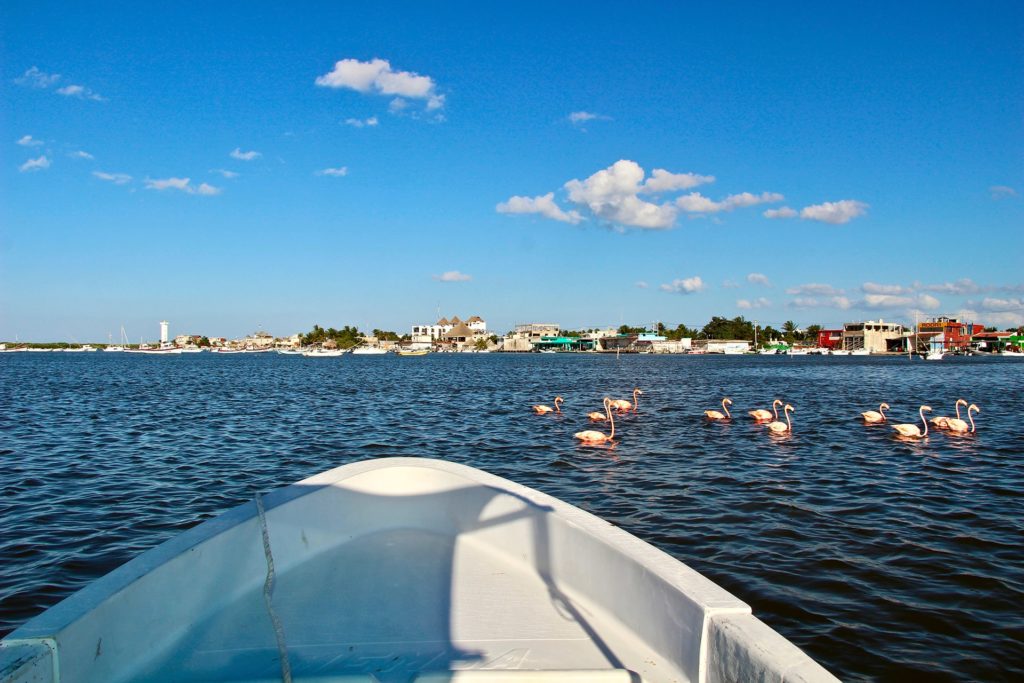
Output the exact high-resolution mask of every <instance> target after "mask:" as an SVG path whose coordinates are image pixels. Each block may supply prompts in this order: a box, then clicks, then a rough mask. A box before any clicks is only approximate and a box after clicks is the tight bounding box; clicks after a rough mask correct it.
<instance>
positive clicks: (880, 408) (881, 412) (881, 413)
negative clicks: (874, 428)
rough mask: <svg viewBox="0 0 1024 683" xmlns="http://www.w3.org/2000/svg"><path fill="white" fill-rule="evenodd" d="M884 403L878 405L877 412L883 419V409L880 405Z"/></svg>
mask: <svg viewBox="0 0 1024 683" xmlns="http://www.w3.org/2000/svg"><path fill="white" fill-rule="evenodd" d="M884 405H885V404H884V403H883V404H882V405H881V406H878V414H879V415H881V416H882V419H883V420H884V419H885V411H884V410H882V406H884Z"/></svg>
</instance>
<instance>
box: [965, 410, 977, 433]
mask: <svg viewBox="0 0 1024 683" xmlns="http://www.w3.org/2000/svg"><path fill="white" fill-rule="evenodd" d="M967 419H968V420H970V421H971V434H973V433H974V429H975V427H974V416H973V415H972V414H971V409H970V408H968V409H967Z"/></svg>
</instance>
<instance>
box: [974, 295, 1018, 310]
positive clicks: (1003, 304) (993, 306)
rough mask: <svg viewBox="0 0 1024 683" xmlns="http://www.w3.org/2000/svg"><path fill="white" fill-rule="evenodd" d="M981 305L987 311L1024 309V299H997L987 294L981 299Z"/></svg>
mask: <svg viewBox="0 0 1024 683" xmlns="http://www.w3.org/2000/svg"><path fill="white" fill-rule="evenodd" d="M981 307H982V308H983V309H984V310H986V311H1024V300H1021V299H997V298H994V297H988V296H987V297H985V298H984V299H982V300H981Z"/></svg>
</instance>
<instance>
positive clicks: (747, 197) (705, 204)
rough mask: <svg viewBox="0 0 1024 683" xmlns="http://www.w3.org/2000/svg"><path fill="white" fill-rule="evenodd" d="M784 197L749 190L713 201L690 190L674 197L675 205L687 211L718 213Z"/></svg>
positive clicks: (774, 193) (775, 200) (766, 202)
mask: <svg viewBox="0 0 1024 683" xmlns="http://www.w3.org/2000/svg"><path fill="white" fill-rule="evenodd" d="M783 199H785V197H783V196H782V195H781V194H779V193H777V192H762V193H761V194H759V195H756V194H751V193H750V192H741V193H739V194H731V195H729V196H728V197H726V198H725V199H723V200H722V201H720V202H716V201H713V200H711V199H709V198H707V197H705V196H704V195H702V194H701V193H699V192H691V193H690V194H688V195H685V196H683V197H679V198H678V199H676V206H678V207H679V208H680V209H682V210H683V211H686V212H688V213H718V212H720V211H732V210H733V209H737V208H741V207H745V206H754V205H755V204H770V203H772V202H781V201H782V200H783Z"/></svg>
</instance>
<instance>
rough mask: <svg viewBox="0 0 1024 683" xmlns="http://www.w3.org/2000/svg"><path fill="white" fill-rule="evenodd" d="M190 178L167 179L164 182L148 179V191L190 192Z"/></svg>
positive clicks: (146, 181)
mask: <svg viewBox="0 0 1024 683" xmlns="http://www.w3.org/2000/svg"><path fill="white" fill-rule="evenodd" d="M189 180H190V179H189V178H166V179H164V180H153V179H152V178H146V180H145V183H146V189H147V190H185V191H187V190H188V183H189Z"/></svg>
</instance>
